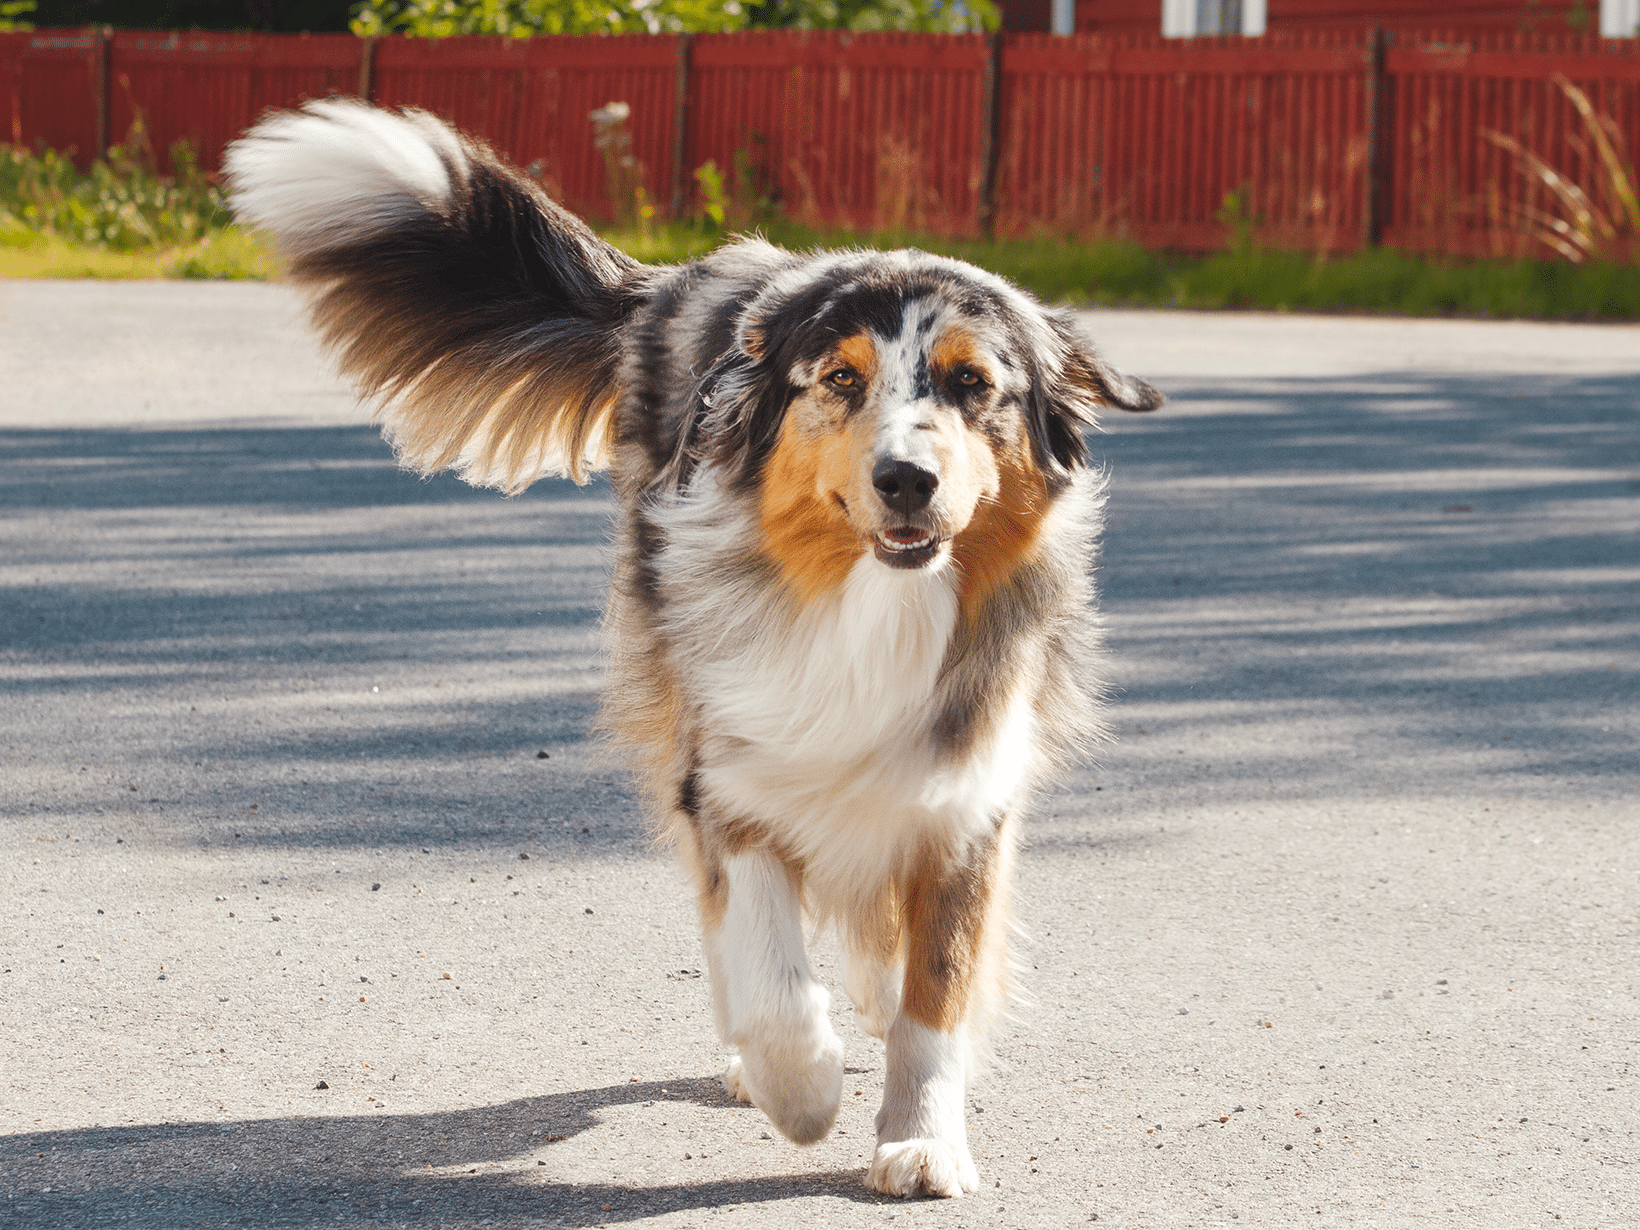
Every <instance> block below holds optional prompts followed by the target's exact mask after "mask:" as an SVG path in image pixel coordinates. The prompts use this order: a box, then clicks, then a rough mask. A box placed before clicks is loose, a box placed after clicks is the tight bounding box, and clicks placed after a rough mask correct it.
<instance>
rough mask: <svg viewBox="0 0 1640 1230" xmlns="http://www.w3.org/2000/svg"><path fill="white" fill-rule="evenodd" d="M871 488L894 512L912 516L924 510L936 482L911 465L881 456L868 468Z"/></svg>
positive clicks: (907, 462)
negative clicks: (881, 457) (873, 488)
mask: <svg viewBox="0 0 1640 1230" xmlns="http://www.w3.org/2000/svg"><path fill="white" fill-rule="evenodd" d="M871 485H872V486H873V487H875V488H877V494H878V495H880V496H882V497H883V503H884V504H887V505H888V506H889V507H890V508H892V509H894V510H895V511H896V512H902V513H914V512H916V511H917V510H918V509H919V508H927V507H928V501H930V500H932V499H933V498H934V492H935V491H937V490H939V486H940V480H939V476H938V475H935V474H932V473H930V472H929V471H927V470H925V469H923V468H922V467H921V466H920V465H917V464H916V463H914V462H910V461H894V460H892V459H891V458H887V457H885V458H883V460H881V461H879V462H878V463H877V464H876V465H875V466H874V467H873V468H872V471H871Z"/></svg>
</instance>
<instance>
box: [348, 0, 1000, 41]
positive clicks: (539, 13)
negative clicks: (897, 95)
mask: <svg viewBox="0 0 1640 1230" xmlns="http://www.w3.org/2000/svg"><path fill="white" fill-rule="evenodd" d="M353 13H354V16H353V30H354V32H355V33H357V34H365V35H370V34H414V35H418V36H420V37H422V38H448V37H450V36H451V35H456V34H510V35H513V36H514V37H517V38H524V37H527V36H528V35H531V34H679V33H684V32H701V33H704V32H717V31H724V30H743V29H748V28H750V29H801V30H922V31H930V32H936V33H945V34H962V33H969V32H973V31H978V30H981V29H992V30H994V29H996V28H997V27H998V25H999V24H1000V23H1001V17H1000V14H999V13H998V11H997V8H996V5H995V4H994V3H993V2H992V0H748V2H743V0H360V3H359V4H357V5H356V6H355V8H354V10H353Z"/></svg>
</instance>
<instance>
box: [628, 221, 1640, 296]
mask: <svg viewBox="0 0 1640 1230" xmlns="http://www.w3.org/2000/svg"><path fill="white" fill-rule="evenodd" d="M759 229H760V231H761V233H762V234H763V235H764V236H765V237H767V238H768V239H770V240H772V241H774V242H775V243H779V244H782V245H784V246H786V247H790V248H795V249H800V250H801V249H809V248H826V247H872V248H895V247H918V248H922V249H923V250H925V251H928V252H938V253H940V254H942V255H945V256H954V257H957V258H958V259H960V260H966V261H970V262H972V263H973V264H976V265H979V266H980V267H981V268H984V269H989V270H991V271H993V272H995V273H999V274H1001V275H1002V276H1003V277H1006V278H1009V279H1010V280H1012V281H1014V282H1017V283H1019V284H1020V285H1021V286H1024V287H1027V288H1028V289H1030V290H1031V291H1033V292H1034V293H1036V294H1037V295H1039V296H1041V297H1042V298H1044V299H1047V300H1050V301H1052V302H1059V303H1075V304H1084V305H1090V306H1123V307H1166V308H1195V309H1225V308H1242V309H1247V308H1255V309H1265V310H1269V311H1305V312H1356V313H1384V314H1402V315H1411V316H1436V315H1458V316H1480V317H1500V318H1530V319H1545V320H1557V319H1558V320H1635V319H1640V268H1637V267H1635V266H1631V265H1613V264H1599V263H1588V264H1581V265H1573V264H1568V263H1565V262H1557V261H1532V260H1511V261H1505V260H1475V261H1460V260H1455V259H1441V258H1431V257H1423V256H1417V255H1412V254H1408V253H1404V252H1396V251H1394V250H1392V249H1389V248H1379V249H1375V250H1373V251H1368V252H1362V253H1359V254H1357V255H1354V256H1347V257H1335V258H1332V259H1326V260H1322V259H1317V258H1316V257H1315V256H1312V255H1306V254H1304V253H1297V252H1274V251H1267V250H1263V249H1258V248H1245V249H1242V250H1238V251H1232V252H1217V253H1212V254H1210V255H1207V256H1187V255H1176V254H1168V253H1162V252H1154V251H1151V250H1149V249H1146V248H1141V247H1139V246H1138V245H1137V244H1130V243H1120V242H1117V241H1113V240H1105V241H1100V242H1094V243H1077V242H1072V241H1069V240H1061V239H1008V240H989V241H987V240H955V239H938V238H933V237H930V236H926V235H922V236H919V235H860V234H855V233H850V232H826V231H814V230H810V229H807V228H804V227H800V226H796V225H794V224H791V223H786V222H781V221H771V222H767V223H765V224H763V225H762V226H761V227H760V228H759ZM606 237H607V238H608V239H609V240H610V241H611V242H612V243H615V244H616V245H617V246H618V247H621V248H623V249H624V250H626V251H628V252H631V253H632V254H633V255H634V256H636V257H638V259H640V260H645V261H652V262H656V263H670V262H675V261H681V260H689V259H692V258H694V257H695V256H699V255H701V254H702V253H703V252H705V251H708V250H710V247H711V244H712V242H713V239H714V236H712V235H711V234H709V233H703V232H702V229H701V228H700V227H698V226H694V225H687V224H684V225H678V226H673V227H657V228H654V230H653V233H652V234H650V235H648V236H647V237H645V236H639V235H638V234H636V233H632V232H620V231H612V232H608V233H607V234H606Z"/></svg>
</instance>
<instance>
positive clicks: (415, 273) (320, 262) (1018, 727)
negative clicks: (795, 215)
mask: <svg viewBox="0 0 1640 1230" xmlns="http://www.w3.org/2000/svg"><path fill="white" fill-rule="evenodd" d="M227 170H228V176H229V181H230V184H231V186H232V189H233V192H234V208H235V210H236V211H237V213H238V215H239V217H240V218H241V219H243V220H245V221H246V222H248V223H250V224H253V225H255V226H259V227H262V228H264V229H266V230H268V231H271V232H272V233H273V234H274V235H275V236H277V237H278V240H279V242H280V244H281V246H282V249H283V251H284V253H285V255H286V257H287V258H288V262H289V270H290V275H291V277H292V278H293V279H294V280H295V281H296V282H298V283H300V284H301V285H303V286H305V287H306V288H307V289H308V291H309V292H310V295H311V306H312V315H313V320H314V323H315V325H316V327H317V328H318V330H319V332H320V333H321V334H322V336H323V338H324V340H325V341H326V342H327V343H328V344H329V346H330V347H331V348H332V349H333V351H334V353H335V354H336V356H337V358H338V361H339V365H340V367H341V369H342V371H343V372H344V373H345V374H346V375H347V376H349V377H350V378H351V379H352V380H353V381H354V382H355V384H356V385H357V387H358V389H359V390H360V392H361V395H362V396H364V397H366V398H368V399H369V400H370V401H372V402H373V404H374V405H375V406H376V407H377V409H378V413H379V417H380V419H381V421H382V422H383V424H384V428H385V432H386V435H387V436H388V438H389V440H390V441H391V442H392V444H393V446H394V448H395V449H396V451H397V453H398V456H399V458H400V459H401V461H402V462H403V464H405V465H406V466H408V467H411V468H413V469H415V470H418V471H420V472H422V473H433V472H436V471H440V470H445V469H454V470H455V471H457V472H458V473H460V474H461V475H462V476H463V477H465V478H466V479H468V480H469V481H471V482H474V483H477V484H482V485H488V486H494V487H498V488H500V489H502V490H503V491H507V492H515V491H518V490H521V489H522V488H523V487H525V486H527V485H528V484H529V483H531V482H532V481H534V480H535V479H537V478H540V477H542V476H544V475H568V476H569V477H571V478H573V479H575V480H577V481H585V479H586V478H587V477H588V476H589V475H590V474H592V473H593V472H594V471H598V470H607V471H608V472H609V475H610V477H611V480H612V482H613V484H614V487H615V490H616V492H617V493H618V496H619V500H620V505H621V520H620V528H619V531H618V545H617V549H616V553H615V568H614V581H613V592H612V593H611V595H610V599H609V609H608V613H607V616H606V626H607V629H608V637H609V648H610V653H611V656H612V661H613V666H612V678H611V682H610V686H609V694H608V699H607V702H606V717H607V720H608V725H609V727H610V729H611V730H612V731H613V732H614V733H615V736H616V737H617V738H618V739H619V740H620V741H621V742H623V743H625V744H627V745H629V746H630V747H631V748H633V749H634V750H635V752H636V758H637V760H638V761H639V765H640V774H639V776H640V778H641V781H642V787H643V792H644V794H645V796H646V798H647V801H648V804H649V806H650V808H651V810H652V813H653V815H654V817H655V819H656V823H657V825H658V827H659V828H660V830H661V831H662V832H663V833H664V834H665V835H666V836H667V837H669V838H670V839H671V840H672V841H673V842H674V843H675V845H676V846H677V848H678V849H679V851H680V852H681V854H682V858H683V861H684V863H685V864H686V865H687V867H688V869H689V872H690V873H691V875H692V876H693V878H694V881H695V888H696V891H697V893H698V895H699V908H700V918H701V924H702V927H703V929H704V933H705V935H704V945H705V950H706V959H707V963H708V965H709V967H710V973H711V982H712V1002H713V1007H714V1010H715V1014H716V1019H717V1028H718V1032H719V1033H720V1034H721V1035H722V1037H723V1040H724V1041H725V1042H726V1043H727V1044H728V1045H729V1046H731V1047H733V1048H734V1052H735V1053H734V1057H733V1058H732V1059H731V1060H730V1062H729V1066H728V1069H727V1070H726V1071H725V1072H724V1074H723V1081H724V1084H725V1086H726V1087H727V1088H728V1090H729V1091H730V1092H731V1093H732V1094H733V1095H735V1096H736V1097H738V1098H739V1099H740V1100H742V1101H749V1102H752V1103H755V1104H756V1105H757V1107H758V1108H759V1109H761V1110H762V1111H763V1112H764V1113H765V1114H766V1115H768V1117H769V1118H770V1120H772V1121H773V1123H774V1125H775V1126H776V1127H777V1128H779V1130H780V1131H781V1132H783V1133H784V1134H785V1135H786V1136H788V1137H790V1138H791V1139H792V1140H794V1141H796V1142H797V1143H799V1144H808V1143H812V1142H814V1141H818V1140H820V1139H821V1138H822V1137H824V1136H825V1135H826V1134H827V1133H828V1132H829V1131H830V1130H831V1126H832V1123H833V1121H834V1120H835V1118H836V1115H837V1108H838V1102H839V1098H840V1096H841V1093H842V1081H843V1045H842V1043H841V1041H839V1039H838V1037H837V1035H836V1034H835V1033H834V1032H833V1031H832V1027H831V1024H830V1021H829V1019H828V1005H829V1000H830V997H829V996H828V994H827V992H826V990H825V988H824V987H823V986H821V984H820V982H819V981H818V980H817V979H816V978H815V976H814V973H813V971H812V969H811V968H810V966H809V962H808V957H807V955H806V953H805V951H804V933H805V921H807V922H809V923H810V924H813V925H820V924H824V923H830V924H833V925H835V927H836V929H837V932H838V936H839V939H840V944H841V948H842V951H843V983H844V986H845V988H846V989H847V991H848V994H849V998H850V999H852V1000H853V1002H854V1011H855V1019H856V1020H857V1021H858V1022H859V1024H860V1026H861V1027H862V1028H863V1029H865V1030H866V1031H867V1032H868V1033H871V1034H875V1035H876V1036H877V1037H879V1038H882V1039H883V1040H884V1042H885V1044H886V1048H887V1077H886V1080H885V1087H884V1091H883V1102H882V1108H881V1109H880V1110H879V1111H878V1112H877V1147H876V1153H875V1155H874V1156H873V1158H872V1162H871V1168H870V1171H869V1175H868V1178H867V1181H868V1182H869V1183H870V1185H871V1186H872V1187H874V1188H876V1189H877V1190H878V1191H882V1192H887V1193H890V1194H892V1195H897V1196H905V1195H911V1194H914V1193H927V1194H931V1195H939V1196H958V1195H961V1194H962V1193H963V1192H967V1191H973V1190H974V1189H975V1188H976V1187H977V1186H978V1182H979V1180H978V1176H977V1174H976V1172H975V1169H974V1163H973V1160H972V1158H971V1157H970V1155H969V1152H968V1144H967V1135H966V1126H965V1122H964V1103H965V1089H966V1085H967V1081H968V1078H969V1074H970V1072H971V1070H972V1066H973V1064H974V1062H975V1059H976V1056H977V1055H980V1054H983V1048H984V1041H985V1037H986V1032H987V1030H988V1028H989V1027H990V1026H991V1025H992V1023H993V1021H994V1019H995V1018H996V1016H997V1014H998V1010H999V1008H1000V1007H1001V1006H1002V1003H1003V1000H1004V997H1005V992H1006V984H1007V966H1008V963H1007V956H1006V947H1007V937H1008V887H1009V877H1010V864H1011V862H1012V859H1013V853H1014V847H1015V843H1016V840H1017V832H1018V828H1019V823H1020V816H1021V812H1022V810H1023V809H1024V807H1025V805H1026V801H1027V798H1028V797H1029V795H1030V792H1031V790H1032V788H1033V787H1034V786H1036V785H1037V784H1038V783H1039V782H1041V781H1042V779H1043V777H1044V775H1045V774H1046V773H1048V772H1049V771H1051V770H1052V769H1053V768H1054V767H1055V766H1056V765H1059V764H1061V763H1063V762H1064V761H1065V760H1066V759H1067V758H1068V757H1070V756H1071V755H1072V754H1073V753H1074V752H1075V751H1076V750H1077V749H1078V748H1079V747H1080V746H1081V745H1083V744H1084V742H1085V741H1086V740H1087V739H1088V738H1089V736H1090V735H1091V734H1093V733H1095V731H1096V715H1095V701H1096V699H1097V693H1098V687H1099V685H1098V681H1097V676H1096V675H1095V674H1094V673H1093V670H1092V668H1093V665H1094V663H1093V662H1092V660H1091V655H1092V652H1093V650H1094V648H1095V646H1094V644H1093V642H1094V639H1095V638H1094V628H1093V625H1092V597H1093V595H1092V589H1091V584H1090V580H1089V574H1090V570H1091V568H1092V564H1093V556H1094V551H1095V545H1096V539H1097V535H1098V531H1099V524H1100V515H1101V503H1102V491H1101V488H1102V478H1101V473H1100V471H1099V469H1098V468H1097V467H1096V466H1094V465H1093V464H1091V462H1090V457H1089V453H1088V447H1087V444H1086V442H1085V441H1084V438H1083V433H1084V432H1085V431H1086V430H1087V429H1088V428H1090V427H1092V426H1093V424H1094V416H1095V412H1096V409H1097V408H1098V407H1100V406H1115V407H1119V408H1121V409H1124V410H1151V409H1154V408H1155V407H1156V406H1157V405H1159V404H1160V403H1161V396H1160V395H1159V394H1158V393H1157V392H1156V390H1155V389H1153V388H1151V387H1150V386H1149V385H1148V384H1145V383H1144V382H1142V381H1140V380H1135V379H1133V378H1131V377H1128V376H1124V375H1122V374H1121V373H1120V372H1118V371H1116V370H1115V369H1114V368H1112V367H1111V366H1110V365H1109V364H1107V363H1106V362H1105V361H1104V360H1103V359H1101V358H1100V356H1099V355H1098V354H1097V353H1096V352H1095V351H1094V350H1093V349H1092V347H1091V346H1090V345H1089V344H1088V343H1087V342H1086V341H1085V340H1084V339H1083V338H1082V337H1081V336H1080V335H1079V333H1078V331H1077V329H1076V327H1075V325H1074V323H1073V319H1072V317H1071V316H1070V314H1069V313H1068V312H1065V311H1058V310H1051V309H1048V308H1044V307H1043V306H1042V305H1041V304H1039V303H1037V302H1036V301H1035V300H1033V299H1032V298H1030V297H1029V296H1028V295H1026V294H1024V293H1023V292H1021V291H1020V290H1018V289H1017V288H1016V287H1014V286H1012V285H1010V284H1009V283H1007V282H1005V281H1002V280H1001V279H999V278H996V277H994V276H992V275H990V274H987V273H984V272H982V271H981V270H979V269H976V268H974V267H973V266H971V265H967V264H964V263H962V262H961V261H956V260H949V259H946V258H944V257H939V256H930V255H928V254H927V253H924V252H917V251H903V252H867V251H857V252H832V253H821V254H797V253H792V252H787V251H783V250H781V249H780V248H777V247H774V246H772V245H770V244H768V243H765V242H763V241H761V240H759V239H742V240H740V241H738V242H735V243H732V244H729V245H727V246H725V247H722V248H720V249H718V250H717V251H715V252H713V253H712V254H711V255H710V256H707V257H704V258H703V259H701V260H698V261H695V262H694V263H692V264H689V265H683V266H678V267H671V268H652V267H648V266H645V265H641V264H639V263H637V262H636V261H634V260H632V259H631V258H629V257H627V256H625V255H623V254H622V253H620V252H619V251H617V250H616V249H615V248H613V247H611V246H610V245H609V244H607V243H605V242H603V241H602V240H601V239H599V238H598V237H597V236H596V235H595V234H593V232H592V231H591V230H589V229H588V228H587V227H586V226H585V225H584V224H582V223H581V222H580V221H578V220H577V219H576V218H574V217H573V216H571V215H570V214H568V213H566V212H565V211H564V210H563V209H561V208H560V207H559V206H558V205H556V204H554V203H553V201H552V200H550V199H549V198H548V197H547V195H546V194H545V193H544V192H543V191H542V190H541V188H540V187H539V186H538V185H536V184H535V183H533V182H532V181H531V180H529V179H528V178H526V177H525V176H523V175H521V174H519V173H518V172H517V171H515V170H513V169H512V168H511V167H509V166H508V165H506V164H505V163H504V162H502V161H501V160H500V159H499V158H497V156H496V155H495V154H493V153H492V152H491V151H490V150H489V149H487V148H486V147H485V146H484V145H482V144H481V143H479V142H477V141H474V140H472V139H470V138H467V137H464V136H462V135H460V134H458V133H456V132H454V131H452V130H451V129H450V128H448V127H446V126H445V125H444V124H443V123H442V122H441V121H439V120H437V119H435V118H434V117H433V116H431V115H428V114H426V113H424V112H420V111H404V112H389V111H383V110H377V109H375V108H372V107H368V106H366V105H364V104H362V103H357V102H349V101H340V100H331V101H326V102H315V103H310V104H308V105H307V106H306V107H305V108H304V109H303V110H301V111H298V112H286V113H279V114H274V115H272V116H270V117H268V118H266V119H264V120H263V121H262V122H261V123H260V124H259V125H258V126H257V127H256V128H254V129H252V130H251V131H250V132H249V133H248V134H247V135H246V136H245V137H244V138H243V139H241V140H240V141H239V142H238V143H237V144H235V145H234V146H233V147H232V149H231V150H230V152H229V155H228V162H227Z"/></svg>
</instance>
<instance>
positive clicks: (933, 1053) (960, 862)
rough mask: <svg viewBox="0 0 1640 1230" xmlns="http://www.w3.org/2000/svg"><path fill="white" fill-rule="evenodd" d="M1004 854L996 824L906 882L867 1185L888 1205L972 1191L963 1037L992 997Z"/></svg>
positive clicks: (985, 1014)
mask: <svg viewBox="0 0 1640 1230" xmlns="http://www.w3.org/2000/svg"><path fill="white" fill-rule="evenodd" d="M1008 852H1009V845H1008V835H1007V827H1006V823H1005V822H1004V823H1002V824H999V825H998V826H997V828H996V831H994V832H993V833H991V834H988V835H987V836H985V837H984V838H981V839H978V840H976V841H974V842H973V843H971V844H970V845H969V847H968V848H967V850H966V851H965V852H964V854H963V855H962V856H961V857H959V858H956V859H950V858H938V857H930V858H929V859H927V860H926V861H925V863H924V865H923V866H922V867H921V868H919V869H917V871H916V872H914V874H913V875H912V876H911V877H910V878H909V881H908V884H907V889H906V893H905V901H904V905H903V908H902V910H901V926H902V928H903V929H904V931H905V942H906V968H905V983H904V995H903V999H902V1002H901V1006H900V1014H899V1015H898V1016H897V1017H895V1019H894V1023H893V1024H892V1025H890V1026H889V1028H888V1033H887V1035H886V1038H885V1041H886V1042H887V1045H888V1075H887V1079H886V1081H885V1083H884V1089H883V1105H882V1109H880V1110H879V1111H878V1112H877V1152H876V1155H875V1156H874V1157H873V1158H872V1161H871V1171H870V1173H869V1175H868V1176H867V1182H868V1183H870V1185H871V1186H872V1187H874V1188H876V1189H877V1190H878V1191H880V1192H886V1193H887V1194H889V1195H891V1196H910V1195H915V1194H917V1193H926V1194H928V1195H930V1196H960V1195H962V1194H963V1193H964V1192H971V1191H974V1190H976V1189H977V1188H978V1187H979V1174H978V1172H977V1171H976V1170H975V1169H974V1162H973V1158H972V1157H971V1155H970V1154H969V1152H968V1129H967V1124H966V1122H965V1118H964V1113H963V1109H964V1101H965V1097H966V1093H967V1086H968V1068H969V1060H970V1051H971V1042H972V1039H971V1037H970V1033H971V1031H982V1030H983V1028H984V1026H985V1024H986V1023H987V1021H988V1018H989V1017H990V1015H991V1011H990V1010H991V1008H992V1006H993V1005H992V1003H991V1002H990V1001H992V1000H994V999H995V998H996V997H997V996H998V995H999V994H1000V983H1001V967H1002V950H1003V941H1004V938H1005V934H1004V931H1005V926H1006V921H1005V914H1006V908H1007V907H1006V894H1007V883H1006V878H1005V877H1006V873H1007V861H1008Z"/></svg>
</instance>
